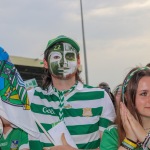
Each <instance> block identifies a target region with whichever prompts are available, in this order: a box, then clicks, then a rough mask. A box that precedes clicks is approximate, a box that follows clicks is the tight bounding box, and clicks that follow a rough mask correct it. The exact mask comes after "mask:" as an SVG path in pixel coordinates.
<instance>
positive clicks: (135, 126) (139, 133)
mask: <svg viewBox="0 0 150 150" xmlns="http://www.w3.org/2000/svg"><path fill="white" fill-rule="evenodd" d="M123 107H124V109H125V110H126V115H127V119H128V121H129V123H130V125H131V128H132V131H133V132H134V134H135V136H136V138H137V139H138V141H140V142H143V141H144V139H145V137H146V135H147V133H146V131H145V130H144V128H143V127H142V126H141V125H140V123H139V122H138V121H137V120H136V119H135V118H134V117H133V115H132V114H131V113H130V112H129V110H128V109H127V108H126V106H125V105H124V104H123Z"/></svg>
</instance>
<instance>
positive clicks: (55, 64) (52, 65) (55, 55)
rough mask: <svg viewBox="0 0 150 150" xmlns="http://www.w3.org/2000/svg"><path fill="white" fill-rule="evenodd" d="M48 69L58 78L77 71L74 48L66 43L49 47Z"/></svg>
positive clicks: (65, 77) (66, 76) (68, 75)
mask: <svg viewBox="0 0 150 150" xmlns="http://www.w3.org/2000/svg"><path fill="white" fill-rule="evenodd" d="M50 51H51V52H50V54H49V56H48V66H49V71H50V72H51V74H52V75H53V76H55V77H56V78H59V79H67V78H69V77H70V76H71V75H73V74H75V73H76V71H77V54H76V50H75V49H74V48H73V47H72V46H71V45H70V44H68V43H59V44H56V45H54V46H53V47H52V48H51V49H50Z"/></svg>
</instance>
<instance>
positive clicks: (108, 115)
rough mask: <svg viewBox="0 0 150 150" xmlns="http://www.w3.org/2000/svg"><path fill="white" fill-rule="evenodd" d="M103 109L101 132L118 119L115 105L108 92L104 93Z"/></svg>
mask: <svg viewBox="0 0 150 150" xmlns="http://www.w3.org/2000/svg"><path fill="white" fill-rule="evenodd" d="M102 107H103V110H102V114H101V116H100V121H99V125H100V127H99V130H100V131H104V130H105V129H106V128H107V127H108V126H110V125H112V124H113V122H114V120H115V117H116V113H115V108H114V105H113V103H112V100H111V99H110V97H109V95H108V94H107V92H104V99H103V103H102Z"/></svg>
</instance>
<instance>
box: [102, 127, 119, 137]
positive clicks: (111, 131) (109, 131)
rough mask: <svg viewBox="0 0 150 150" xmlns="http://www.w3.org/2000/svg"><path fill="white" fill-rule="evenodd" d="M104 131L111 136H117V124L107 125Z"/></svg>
mask: <svg viewBox="0 0 150 150" xmlns="http://www.w3.org/2000/svg"><path fill="white" fill-rule="evenodd" d="M104 133H105V134H110V135H112V136H117V135H118V128H117V125H111V126H109V127H107V128H106V129H105V130H104Z"/></svg>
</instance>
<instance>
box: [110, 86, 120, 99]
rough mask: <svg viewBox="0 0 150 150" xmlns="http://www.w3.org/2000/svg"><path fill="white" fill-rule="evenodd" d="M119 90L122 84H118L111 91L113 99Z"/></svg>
mask: <svg viewBox="0 0 150 150" xmlns="http://www.w3.org/2000/svg"><path fill="white" fill-rule="evenodd" d="M120 88H122V84H118V85H117V86H116V87H115V88H114V90H113V91H112V93H113V95H114V97H115V96H116V95H117V93H118V91H119V89H120Z"/></svg>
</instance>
